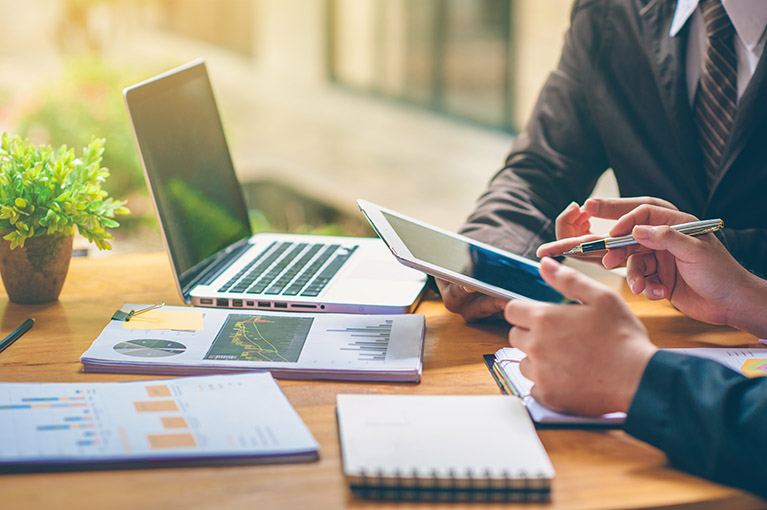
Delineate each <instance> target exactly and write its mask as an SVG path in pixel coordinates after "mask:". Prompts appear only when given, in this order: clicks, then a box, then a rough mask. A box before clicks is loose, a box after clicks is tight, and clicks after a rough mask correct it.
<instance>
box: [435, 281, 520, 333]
mask: <svg viewBox="0 0 767 510" xmlns="http://www.w3.org/2000/svg"><path fill="white" fill-rule="evenodd" d="M436 281H437V287H439V292H440V294H442V301H443V302H444V303H445V308H447V309H448V310H449V311H451V312H453V313H458V314H460V315H461V316H462V317H463V319H464V320H465V321H466V322H476V321H478V320H481V319H485V318H487V317H490V316H493V315H496V314H498V313H500V312H502V311H503V307H504V305H505V304H506V301H504V300H501V299H497V298H494V297H490V296H487V295H485V294H482V293H481V292H476V291H473V290H471V289H467V288H466V287H463V286H461V285H457V284H455V283H450V282H446V281H445V280H440V279H439V278H436Z"/></svg>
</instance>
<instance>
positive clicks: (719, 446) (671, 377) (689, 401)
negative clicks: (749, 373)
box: [625, 351, 767, 497]
mask: <svg viewBox="0 0 767 510" xmlns="http://www.w3.org/2000/svg"><path fill="white" fill-rule="evenodd" d="M625 428H626V432H628V433H629V434H632V435H634V436H636V437H637V438H639V439H641V440H643V441H646V442H648V443H650V444H651V445H653V446H655V447H657V448H660V449H661V450H663V451H664V452H666V455H667V456H668V458H669V460H670V461H671V462H672V463H673V464H675V465H676V466H678V467H680V468H682V469H685V470H687V471H690V472H692V473H695V474H697V475H700V476H704V477H706V478H710V479H712V480H714V481H717V482H722V483H726V484H728V485H734V486H736V487H741V488H744V489H747V490H750V491H752V492H754V493H756V494H759V495H760V496H762V497H767V462H765V460H764V459H765V458H767V439H765V431H767V377H759V378H755V379H746V378H745V377H743V376H742V375H739V374H736V373H735V372H733V371H732V370H730V369H729V368H726V367H724V366H722V365H720V364H718V363H716V362H714V361H711V360H705V359H699V358H694V357H692V356H684V355H681V354H677V353H671V352H666V351H659V352H657V353H656V354H655V356H653V358H652V359H651V360H650V363H649V364H648V365H647V368H646V369H645V372H644V374H643V376H642V381H641V382H640V384H639V389H638V390H637V393H636V395H635V396H634V400H633V402H632V403H631V407H630V408H629V411H628V417H627V418H626V425H625Z"/></svg>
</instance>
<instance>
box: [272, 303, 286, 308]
mask: <svg viewBox="0 0 767 510" xmlns="http://www.w3.org/2000/svg"><path fill="white" fill-rule="evenodd" d="M274 307H275V308H287V307H288V304H287V303H274Z"/></svg>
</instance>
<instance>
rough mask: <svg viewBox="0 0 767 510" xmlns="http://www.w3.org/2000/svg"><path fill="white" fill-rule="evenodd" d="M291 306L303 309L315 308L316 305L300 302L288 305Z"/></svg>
mask: <svg viewBox="0 0 767 510" xmlns="http://www.w3.org/2000/svg"><path fill="white" fill-rule="evenodd" d="M290 307H291V308H303V309H305V310H316V309H317V305H302V304H293V305H290Z"/></svg>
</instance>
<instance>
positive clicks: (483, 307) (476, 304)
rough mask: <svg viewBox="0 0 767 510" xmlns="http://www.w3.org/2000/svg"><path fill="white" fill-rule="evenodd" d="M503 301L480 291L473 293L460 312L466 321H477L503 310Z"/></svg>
mask: <svg viewBox="0 0 767 510" xmlns="http://www.w3.org/2000/svg"><path fill="white" fill-rule="evenodd" d="M503 304H504V303H503V302H502V301H499V300H498V299H496V298H493V297H490V296H486V295H484V294H480V293H477V292H475V293H473V294H472V295H470V296H469V297H468V299H467V300H466V301H465V302H464V304H463V306H462V307H461V309H460V311H459V313H460V314H461V316H462V317H463V319H464V320H465V321H466V322H476V321H478V320H482V319H486V318H488V317H490V316H492V315H495V314H497V313H498V312H501V311H503V309H504V307H503Z"/></svg>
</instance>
